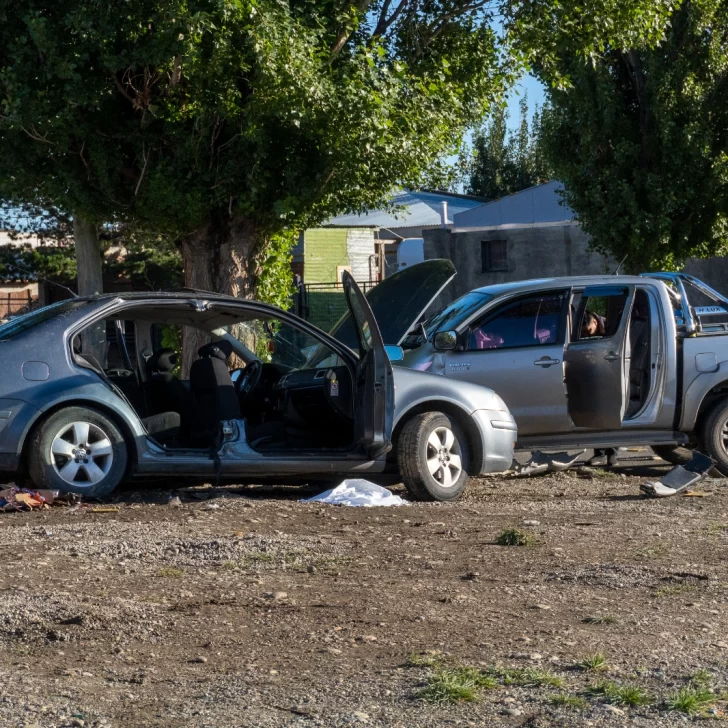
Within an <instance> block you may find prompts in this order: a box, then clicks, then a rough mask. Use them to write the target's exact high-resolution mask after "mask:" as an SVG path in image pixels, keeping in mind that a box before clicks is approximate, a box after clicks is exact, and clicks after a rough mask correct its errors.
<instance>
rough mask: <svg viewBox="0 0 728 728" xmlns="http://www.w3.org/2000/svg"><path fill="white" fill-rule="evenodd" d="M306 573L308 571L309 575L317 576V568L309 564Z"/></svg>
mask: <svg viewBox="0 0 728 728" xmlns="http://www.w3.org/2000/svg"><path fill="white" fill-rule="evenodd" d="M306 571H307V572H308V573H309V574H315V573H316V567H315V566H314V565H313V564H309V565H308V566H307V567H306Z"/></svg>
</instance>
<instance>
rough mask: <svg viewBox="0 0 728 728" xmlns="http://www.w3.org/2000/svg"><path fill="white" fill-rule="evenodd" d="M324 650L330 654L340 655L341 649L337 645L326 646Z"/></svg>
mask: <svg viewBox="0 0 728 728" xmlns="http://www.w3.org/2000/svg"><path fill="white" fill-rule="evenodd" d="M326 652H328V653H329V654H330V655H340V654H341V650H340V649H339V648H338V647H327V648H326Z"/></svg>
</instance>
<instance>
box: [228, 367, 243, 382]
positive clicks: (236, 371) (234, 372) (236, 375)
mask: <svg viewBox="0 0 728 728" xmlns="http://www.w3.org/2000/svg"><path fill="white" fill-rule="evenodd" d="M242 374H243V370H242V369H233V370H232V371H231V372H230V379H232V380H233V384H235V383H237V381H238V379H240V377H241V376H242Z"/></svg>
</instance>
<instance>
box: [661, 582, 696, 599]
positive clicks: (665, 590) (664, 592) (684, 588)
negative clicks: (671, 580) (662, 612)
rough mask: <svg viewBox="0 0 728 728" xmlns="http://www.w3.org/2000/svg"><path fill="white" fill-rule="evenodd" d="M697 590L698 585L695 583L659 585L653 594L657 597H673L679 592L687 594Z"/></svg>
mask: <svg viewBox="0 0 728 728" xmlns="http://www.w3.org/2000/svg"><path fill="white" fill-rule="evenodd" d="M697 590H698V587H697V586H696V585H695V584H675V585H674V586H661V587H660V588H659V589H658V590H657V591H656V592H655V596H656V597H658V598H662V597H673V596H677V595H679V594H689V593H690V592H694V591H697Z"/></svg>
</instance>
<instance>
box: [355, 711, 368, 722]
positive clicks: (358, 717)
mask: <svg viewBox="0 0 728 728" xmlns="http://www.w3.org/2000/svg"><path fill="white" fill-rule="evenodd" d="M351 722H352V723H368V722H369V713H365V712H364V711H362V710H355V711H354V712H353V713H352V714H351Z"/></svg>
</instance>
